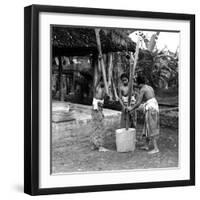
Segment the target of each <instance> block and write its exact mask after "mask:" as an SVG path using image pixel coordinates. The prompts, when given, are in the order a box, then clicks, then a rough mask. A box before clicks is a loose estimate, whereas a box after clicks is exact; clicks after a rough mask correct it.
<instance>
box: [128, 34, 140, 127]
mask: <svg viewBox="0 0 200 200" xmlns="http://www.w3.org/2000/svg"><path fill="white" fill-rule="evenodd" d="M139 43H140V38H139V36H138V39H137V44H136V50H135V55H134V58H133V54H132V53H131V54H130V73H129V89H128V90H129V95H128V106H130V105H131V98H132V92H133V77H134V74H135V68H136V65H137V60H138V55H139ZM128 128H129V114H128V112H127V113H126V130H127V129H128Z"/></svg>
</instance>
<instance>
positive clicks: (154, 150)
mask: <svg viewBox="0 0 200 200" xmlns="http://www.w3.org/2000/svg"><path fill="white" fill-rule="evenodd" d="M155 153H159V149H153V150H151V151H148V154H155Z"/></svg>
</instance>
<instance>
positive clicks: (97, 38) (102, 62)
mask: <svg viewBox="0 0 200 200" xmlns="http://www.w3.org/2000/svg"><path fill="white" fill-rule="evenodd" d="M99 31H100V29H96V28H95V35H96V40H97V48H98V52H99V62H100V65H101V69H102V74H103V80H104V85H105V90H106V94H107V95H108V94H109V92H108V84H107V78H106V70H105V65H104V61H103V55H102V50H101V41H100V35H99Z"/></svg>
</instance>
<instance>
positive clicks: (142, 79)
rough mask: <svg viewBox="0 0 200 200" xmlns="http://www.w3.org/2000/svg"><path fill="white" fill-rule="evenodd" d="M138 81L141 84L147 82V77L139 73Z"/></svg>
mask: <svg viewBox="0 0 200 200" xmlns="http://www.w3.org/2000/svg"><path fill="white" fill-rule="evenodd" d="M136 82H137V84H138V85H140V84H145V77H144V76H141V75H139V76H138V77H137V78H136Z"/></svg>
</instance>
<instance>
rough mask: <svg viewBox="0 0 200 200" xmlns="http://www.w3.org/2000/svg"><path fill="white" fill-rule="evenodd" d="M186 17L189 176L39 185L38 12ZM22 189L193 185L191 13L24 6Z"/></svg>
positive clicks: (88, 189)
mask: <svg viewBox="0 0 200 200" xmlns="http://www.w3.org/2000/svg"><path fill="white" fill-rule="evenodd" d="M41 12H48V13H76V14H90V15H102V16H112V17H115V16H122V17H140V18H154V19H170V20H188V21H189V23H190V178H189V179H188V180H177V181H162V182H145V183H128V184H109V185H100V186H99V185H93V186H80V187H61V188H59V187H58V188H43V189H41V188H39V13H41ZM24 92H25V93H24V192H25V193H27V194H30V195H46V194H60V193H78V192H97V191H110V190H127V189H143V188H161V187H174V186H189V185H195V15H191V14H175V13H160V12H143V11H130V10H129V11H128V10H111V9H96V8H83V7H62V6H46V5H31V6H28V7H25V9H24Z"/></svg>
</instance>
